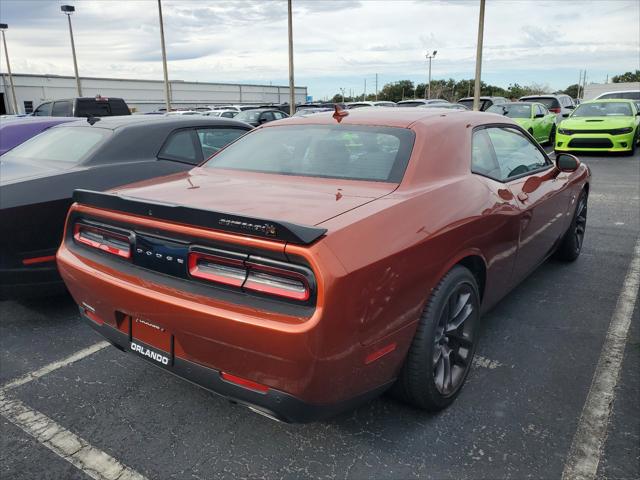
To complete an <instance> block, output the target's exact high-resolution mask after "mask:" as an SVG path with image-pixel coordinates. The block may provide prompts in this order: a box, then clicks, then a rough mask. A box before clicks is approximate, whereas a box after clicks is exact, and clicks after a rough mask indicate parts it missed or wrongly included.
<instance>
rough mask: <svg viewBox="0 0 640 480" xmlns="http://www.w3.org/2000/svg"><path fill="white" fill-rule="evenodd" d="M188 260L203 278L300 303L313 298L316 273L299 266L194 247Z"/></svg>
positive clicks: (195, 274) (191, 272) (192, 271)
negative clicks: (313, 277) (313, 281)
mask: <svg viewBox="0 0 640 480" xmlns="http://www.w3.org/2000/svg"><path fill="white" fill-rule="evenodd" d="M262 262H264V263H262ZM187 263H188V268H189V275H191V277H193V278H197V279H200V280H206V281H209V282H214V283H219V284H222V285H228V286H232V287H238V288H242V289H243V290H245V291H249V292H257V293H261V294H265V295H272V296H276V297H281V298H285V299H288V300H296V301H299V302H305V301H307V300H309V299H310V298H311V292H312V287H311V283H312V282H310V280H309V279H308V278H307V276H309V277H312V274H311V272H307V269H305V268H303V267H300V266H298V265H293V264H287V263H284V262H275V261H273V260H269V259H262V258H259V257H258V258H256V257H248V256H247V255H241V254H238V253H235V252H227V251H222V250H215V249H211V253H209V252H206V253H205V252H202V251H198V250H192V251H190V252H189V257H188V262H187ZM274 264H275V265H274ZM303 272H306V274H305V273H303Z"/></svg>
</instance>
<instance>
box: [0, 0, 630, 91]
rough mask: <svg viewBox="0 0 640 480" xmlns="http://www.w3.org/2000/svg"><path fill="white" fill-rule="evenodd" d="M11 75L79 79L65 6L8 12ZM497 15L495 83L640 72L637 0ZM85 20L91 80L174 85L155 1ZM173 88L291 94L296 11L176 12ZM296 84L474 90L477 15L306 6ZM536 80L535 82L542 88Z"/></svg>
mask: <svg viewBox="0 0 640 480" xmlns="http://www.w3.org/2000/svg"><path fill="white" fill-rule="evenodd" d="M0 1H1V2H2V6H1V8H0V17H1V19H2V21H3V22H6V23H8V24H9V31H8V32H7V41H8V43H9V51H10V54H11V57H12V69H13V70H14V71H15V72H21V73H22V72H24V73H54V74H67V75H68V74H72V72H73V69H72V64H71V58H70V57H71V56H70V46H69V37H68V31H67V23H66V19H65V17H64V15H63V14H62V13H61V12H60V4H61V3H62V0H59V1H56V2H53V1H30V0H21V1H15V0H0ZM588 5H589V7H588V11H587V9H585V7H584V3H583V2H581V1H577V0H576V1H572V0H567V1H556V2H554V1H544V0H543V1H534V0H530V1H527V0H513V1H510V0H504V1H500V2H487V7H486V20H485V38H484V52H483V72H484V73H485V74H486V75H487V78H491V79H492V82H494V83H497V84H500V85H504V86H506V85H508V84H509V83H515V82H517V83H520V84H523V83H527V82H530V81H536V82H538V83H550V84H551V85H552V86H553V87H554V88H562V87H564V86H566V85H568V84H569V83H575V79H576V78H577V76H578V70H580V69H584V68H587V70H588V71H589V72H591V74H592V75H593V77H592V78H596V76H597V75H600V76H602V77H603V78H602V80H604V77H605V75H606V74H607V73H608V74H610V75H613V74H617V73H620V72H624V71H627V70H632V69H636V68H640V65H639V60H638V51H639V50H640V29H639V27H638V25H640V4H639V3H638V2H637V1H635V0H619V1H618V0H600V1H592V2H589V4H588ZM75 6H76V10H77V11H76V12H75V13H74V14H73V16H72V21H73V27H74V35H75V39H76V49H77V54H78V63H79V69H80V74H81V75H85V76H97V77H101V76H110V77H121V78H153V79H160V78H161V77H162V65H161V63H160V41H159V36H160V35H159V28H158V11H157V7H156V2H153V1H149V0H130V1H119V0H109V1H106V0H86V1H82V2H76V3H75ZM162 6H163V16H164V22H165V35H166V45H167V55H168V59H169V76H170V78H172V79H182V80H195V81H202V82H207V81H211V82H245V83H255V82H265V83H269V82H273V83H274V84H275V83H286V82H287V75H288V63H287V61H288V60H287V2H286V1H284V0H269V1H264V0H243V1H236V0H216V1H213V2H203V1H198V0H163V2H162ZM293 8H294V19H293V31H294V53H295V66H296V72H295V74H296V80H297V83H299V84H304V83H305V82H306V83H307V86H308V87H309V92H310V93H311V94H313V95H315V96H316V97H318V96H324V95H332V94H333V93H335V92H336V91H337V89H338V88H339V87H344V88H347V89H348V88H352V89H354V90H358V91H361V90H362V88H363V80H364V79H365V78H366V79H367V82H368V85H371V84H373V81H374V79H375V74H376V73H377V74H378V77H379V83H380V85H379V86H382V84H383V83H385V82H389V81H396V80H400V79H405V78H409V79H413V80H415V81H420V82H423V81H424V79H425V74H426V73H425V72H426V60H425V58H424V55H425V53H426V52H427V51H431V50H438V54H437V56H436V58H435V60H434V61H433V76H434V78H449V77H453V78H470V77H472V76H473V71H474V66H475V47H476V35H477V27H478V25H477V18H478V4H477V2H466V1H458V0H437V1H428V2H426V1H409V0H406V1H405V0H403V1H400V0H396V1H385V2H383V1H355V0H293ZM530 79H533V80H530Z"/></svg>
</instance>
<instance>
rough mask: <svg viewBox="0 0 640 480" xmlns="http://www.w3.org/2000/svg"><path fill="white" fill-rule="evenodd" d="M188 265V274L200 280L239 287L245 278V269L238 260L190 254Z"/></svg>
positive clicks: (196, 253)
mask: <svg viewBox="0 0 640 480" xmlns="http://www.w3.org/2000/svg"><path fill="white" fill-rule="evenodd" d="M188 263H189V274H190V275H191V276H192V277H195V278H200V279H202V280H208V281H210V282H218V283H222V284H224V285H231V286H234V287H241V286H242V284H243V283H244V281H245V280H246V278H247V269H246V268H245V266H244V262H243V261H242V260H239V259H235V258H227V257H222V256H218V255H210V254H206V253H201V252H190V253H189V262H188Z"/></svg>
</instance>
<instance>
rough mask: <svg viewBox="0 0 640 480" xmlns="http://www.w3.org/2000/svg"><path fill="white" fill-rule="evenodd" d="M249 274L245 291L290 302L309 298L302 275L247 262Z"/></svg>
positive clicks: (309, 291)
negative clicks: (285, 299) (281, 298)
mask: <svg viewBox="0 0 640 480" xmlns="http://www.w3.org/2000/svg"><path fill="white" fill-rule="evenodd" d="M247 265H248V266H249V274H248V275H247V281H246V282H245V283H244V288H245V289H246V290H252V291H254V292H260V293H267V294H270V295H276V296H278V297H284V298H289V299H291V300H298V301H302V302H303V301H306V300H309V297H310V296H311V289H310V288H309V282H308V281H307V279H306V278H305V276H304V275H302V274H300V273H297V272H292V271H290V270H285V269H281V268H276V267H271V266H267V265H260V264H257V263H250V262H247Z"/></svg>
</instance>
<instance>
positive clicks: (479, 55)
mask: <svg viewBox="0 0 640 480" xmlns="http://www.w3.org/2000/svg"><path fill="white" fill-rule="evenodd" d="M484 2H485V0H480V15H479V18H478V45H477V46H476V79H475V85H474V88H473V109H474V110H479V109H480V76H481V74H482V37H483V35H484Z"/></svg>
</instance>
